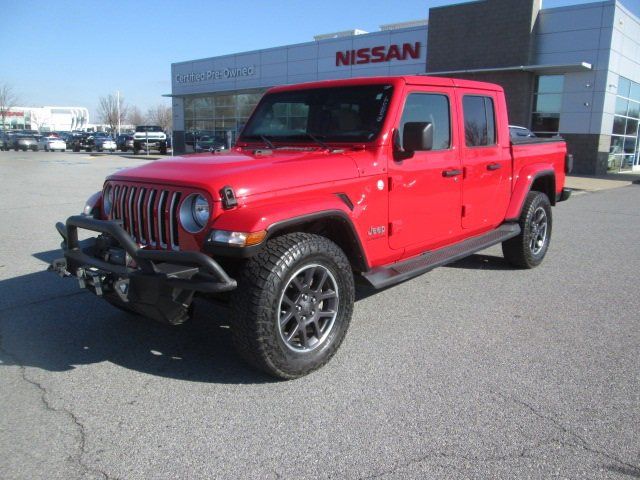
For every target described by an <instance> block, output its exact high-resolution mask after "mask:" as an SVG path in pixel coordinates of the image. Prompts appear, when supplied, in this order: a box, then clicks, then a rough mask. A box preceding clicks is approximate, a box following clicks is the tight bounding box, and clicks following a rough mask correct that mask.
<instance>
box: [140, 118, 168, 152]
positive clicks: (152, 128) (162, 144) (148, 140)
mask: <svg viewBox="0 0 640 480" xmlns="http://www.w3.org/2000/svg"><path fill="white" fill-rule="evenodd" d="M151 149H155V150H159V151H160V154H162V155H166V154H167V135H166V134H165V133H164V131H163V130H162V128H161V127H159V126H158V125H138V126H137V127H136V131H135V133H134V134H133V153H134V154H136V155H137V154H138V152H139V151H140V150H147V151H148V150H151Z"/></svg>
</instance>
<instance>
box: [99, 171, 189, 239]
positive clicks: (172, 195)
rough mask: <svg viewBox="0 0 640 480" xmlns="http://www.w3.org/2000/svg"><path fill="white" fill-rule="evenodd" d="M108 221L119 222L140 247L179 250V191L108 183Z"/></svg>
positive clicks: (180, 194) (180, 193)
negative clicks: (110, 197)
mask: <svg viewBox="0 0 640 480" xmlns="http://www.w3.org/2000/svg"><path fill="white" fill-rule="evenodd" d="M111 188H112V189H113V207H112V209H111V215H110V216H109V218H110V219H111V220H122V225H123V227H124V229H125V230H126V231H127V232H128V233H129V235H131V236H132V237H133V239H134V240H135V241H137V242H138V243H140V244H141V245H149V246H151V247H157V248H160V249H167V250H180V242H179V239H178V205H179V204H180V197H181V196H182V192H179V191H175V190H171V189H164V188H153V187H149V186H141V185H127V184H120V183H115V184H111Z"/></svg>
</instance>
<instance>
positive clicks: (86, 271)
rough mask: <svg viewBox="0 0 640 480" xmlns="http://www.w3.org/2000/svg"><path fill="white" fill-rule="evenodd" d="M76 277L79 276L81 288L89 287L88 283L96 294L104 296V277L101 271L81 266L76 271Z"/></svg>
mask: <svg viewBox="0 0 640 480" xmlns="http://www.w3.org/2000/svg"><path fill="white" fill-rule="evenodd" d="M76 277H78V283H79V284H80V288H87V285H91V286H92V287H93V288H94V290H95V292H96V295H98V296H99V297H101V296H102V293H103V292H102V287H103V278H102V275H101V274H100V272H98V271H96V270H94V269H92V268H79V269H78V270H77V271H76Z"/></svg>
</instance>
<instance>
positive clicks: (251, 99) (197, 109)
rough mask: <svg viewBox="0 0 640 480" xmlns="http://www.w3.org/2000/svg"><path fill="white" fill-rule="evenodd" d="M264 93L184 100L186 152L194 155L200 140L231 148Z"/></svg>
mask: <svg viewBox="0 0 640 480" xmlns="http://www.w3.org/2000/svg"><path fill="white" fill-rule="evenodd" d="M265 90H266V89H255V90H249V91H243V92H237V93H236V92H233V93H228V92H223V93H212V94H208V95H198V96H188V97H185V99H184V121H185V144H186V145H185V146H186V151H187V152H193V151H194V149H195V146H196V144H197V142H198V140H199V139H200V138H201V137H210V138H211V137H213V138H215V140H216V141H218V142H221V143H224V144H225V145H226V146H227V147H231V146H232V145H233V143H234V142H235V140H236V138H237V137H238V134H239V133H240V131H241V130H242V128H244V125H245V124H246V122H247V118H248V117H249V115H251V112H252V111H253V109H254V108H255V106H256V104H257V103H258V102H259V101H260V99H261V98H262V95H263V94H264V92H265Z"/></svg>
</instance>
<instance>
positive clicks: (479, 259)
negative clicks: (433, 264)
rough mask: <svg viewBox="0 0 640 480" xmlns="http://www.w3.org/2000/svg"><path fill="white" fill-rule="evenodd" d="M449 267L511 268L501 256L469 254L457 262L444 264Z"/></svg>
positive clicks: (470, 268)
mask: <svg viewBox="0 0 640 480" xmlns="http://www.w3.org/2000/svg"><path fill="white" fill-rule="evenodd" d="M445 266H446V267H450V268H464V269H469V270H513V269H514V267H512V266H511V265H509V264H508V263H507V261H506V260H505V259H504V258H503V257H497V256H495V255H482V254H474V255H470V256H468V257H466V258H463V259H462V260H458V261H457V262H454V263H450V264H448V265H445Z"/></svg>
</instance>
